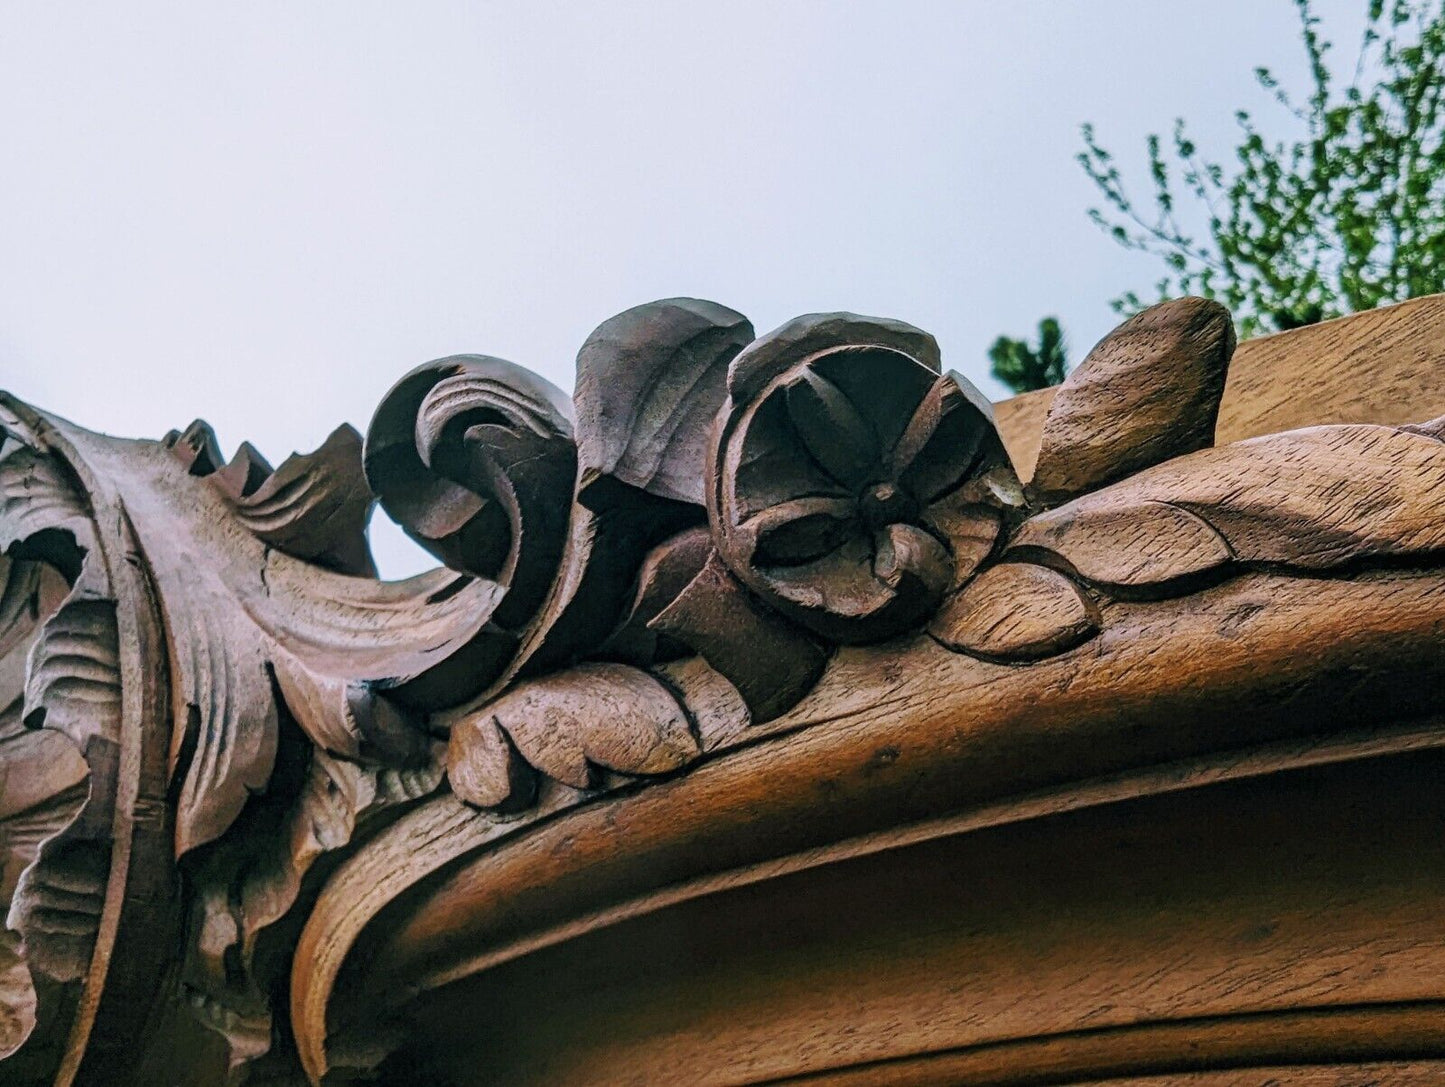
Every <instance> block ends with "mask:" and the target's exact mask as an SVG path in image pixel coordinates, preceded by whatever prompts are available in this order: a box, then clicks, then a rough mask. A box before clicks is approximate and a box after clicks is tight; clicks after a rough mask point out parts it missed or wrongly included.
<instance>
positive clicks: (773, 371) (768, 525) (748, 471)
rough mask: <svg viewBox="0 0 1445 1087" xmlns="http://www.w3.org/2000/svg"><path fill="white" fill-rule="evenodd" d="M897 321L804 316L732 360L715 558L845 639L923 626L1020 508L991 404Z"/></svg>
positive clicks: (716, 497)
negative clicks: (1007, 515)
mask: <svg viewBox="0 0 1445 1087" xmlns="http://www.w3.org/2000/svg"><path fill="white" fill-rule="evenodd" d="M939 369H940V367H939V361H938V349H937V345H936V344H935V342H934V340H933V338H932V337H931V336H929V335H928V334H927V333H925V332H922V331H921V330H919V329H916V328H913V327H912V326H911V325H906V324H903V323H901V322H896V321H884V320H877V319H870V318H861V317H855V316H852V315H848V314H820V315H811V316H807V317H801V318H798V319H797V320H795V321H792V322H790V323H789V324H787V325H784V326H783V327H782V328H780V329H778V330H777V331H776V332H774V333H772V334H771V335H769V336H766V337H763V338H762V339H760V340H758V341H756V342H755V343H754V344H753V345H752V346H751V347H749V348H748V349H747V350H746V351H744V352H743V353H742V354H741V355H739V356H738V358H737V359H736V360H735V361H734V363H733V367H732V372H731V374H730V380H729V392H730V400H729V403H728V405H727V406H726V407H725V409H724V416H723V420H722V425H721V430H720V434H719V442H718V447H717V450H716V453H715V456H716V464H715V478H714V481H713V489H712V491H711V494H710V499H711V503H710V510H709V513H710V515H711V519H712V523H713V527H714V535H715V538H716V543H717V547H718V551H719V553H720V554H721V556H722V558H723V559H724V561H725V562H726V563H727V565H728V567H729V568H730V569H731V570H732V572H733V573H734V574H735V575H736V576H737V577H738V578H739V580H741V581H742V582H743V583H744V584H745V585H747V586H748V587H749V588H750V589H752V590H753V591H754V592H755V593H757V594H758V595H759V596H761V597H762V598H763V599H765V600H766V601H768V602H769V603H770V604H771V605H772V606H773V607H775V608H777V609H778V610H779V611H781V612H782V613H784V614H785V615H787V616H789V617H790V618H792V619H794V620H796V621H797V622H799V623H801V624H802V625H804V626H806V627H808V628H809V629H811V630H813V631H814V632H816V633H818V634H821V635H822V636H823V637H825V638H827V639H830V640H832V641H836V642H842V643H850V642H867V641H876V640H880V639H883V638H888V637H891V636H893V635H896V634H900V633H902V632H904V631H906V630H908V629H910V628H912V627H915V626H917V625H918V624H919V623H920V622H922V621H923V620H925V619H926V618H927V617H928V615H929V614H930V613H931V612H932V611H933V610H934V609H935V608H936V607H937V606H938V604H939V602H940V601H941V600H942V599H943V597H944V595H945V594H946V593H948V592H949V591H950V590H951V589H952V588H955V587H957V586H958V585H960V584H962V583H963V582H964V581H965V580H967V579H968V578H969V577H970V576H971V575H972V574H973V573H974V572H975V570H977V568H978V566H979V564H980V563H981V562H982V561H983V559H984V558H986V557H987V556H988V554H989V553H990V551H991V550H992V549H993V545H994V543H995V540H996V539H997V537H998V533H999V530H1000V527H1001V521H1002V517H1001V510H1002V509H1004V508H1006V507H1009V506H1013V505H1016V504H1018V503H1019V501H1020V500H1021V495H1020V488H1019V485H1018V481H1017V479H1016V478H1015V476H1014V474H1013V470H1012V468H1011V467H1010V466H1009V462H1008V457H1007V454H1006V453H1005V452H1004V448H1003V444H1002V442H1001V440H1000V439H999V436H998V433H997V431H996V429H995V427H994V423H993V418H992V413H991V411H990V409H989V405H988V402H987V401H986V400H985V399H984V398H983V396H982V395H981V394H980V393H979V392H978V390H977V389H975V388H973V386H971V385H970V384H969V383H968V382H967V381H965V380H964V379H963V378H961V377H959V376H957V375H955V374H951V373H950V374H940V372H939Z"/></svg>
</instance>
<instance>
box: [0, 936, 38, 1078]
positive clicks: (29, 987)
mask: <svg viewBox="0 0 1445 1087" xmlns="http://www.w3.org/2000/svg"><path fill="white" fill-rule="evenodd" d="M35 1009H36V1001H35V986H34V985H33V984H32V983H31V981H30V970H29V968H28V967H26V965H25V958H24V956H22V955H21V954H20V936H19V934H18V933H15V932H7V931H4V930H0V1060H4V1059H5V1058H6V1057H8V1056H10V1054H12V1053H14V1052H15V1051H16V1050H18V1049H19V1048H20V1047H21V1046H22V1045H23V1044H24V1043H25V1039H27V1038H29V1037H30V1032H31V1031H33V1030H34V1029H35Z"/></svg>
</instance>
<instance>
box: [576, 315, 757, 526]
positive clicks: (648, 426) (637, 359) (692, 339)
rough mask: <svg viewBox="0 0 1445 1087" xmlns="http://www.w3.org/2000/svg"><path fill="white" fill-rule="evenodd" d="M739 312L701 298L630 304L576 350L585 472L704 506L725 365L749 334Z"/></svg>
mask: <svg viewBox="0 0 1445 1087" xmlns="http://www.w3.org/2000/svg"><path fill="white" fill-rule="evenodd" d="M752 338H753V326H752V324H751V323H750V322H749V321H748V319H747V318H746V317H744V316H743V315H742V314H741V313H737V312H735V311H733V310H730V309H728V308H727V307H726V306H720V305H718V304H717V303H716V302H708V301H704V300H702V299H699V298H668V299H663V300H662V301H659V302H649V303H647V304H646V305H642V306H634V307H633V308H632V309H629V310H625V311H623V312H622V313H619V314H618V315H617V316H616V317H613V318H611V319H609V320H607V321H604V322H603V323H602V324H601V325H599V326H598V327H597V329H596V330H595V331H594V332H593V333H592V335H590V336H588V337H587V341H586V342H585V343H584V344H583V345H582V350H581V351H580V352H579V353H578V355H577V395H576V402H577V437H578V447H579V455H580V461H581V464H582V465H583V470H584V473H586V474H587V475H589V476H591V475H597V476H611V477H613V478H614V479H616V480H618V481H619V482H621V483H625V484H627V485H628V486H629V487H636V488H637V489H638V490H641V491H645V492H647V493H648V494H652V495H656V496H657V497H659V498H668V499H672V500H674V501H677V502H689V503H692V504H693V505H701V504H702V501H703V479H704V463H705V461H706V459H707V445H708V440H709V432H710V430H711V427H712V421H713V418H714V416H716V415H717V410H718V408H719V407H721V406H722V402H723V397H724V395H725V382H726V380H727V373H728V365H729V364H730V363H731V362H732V361H733V359H734V357H735V356H736V355H737V354H738V352H739V351H741V350H742V349H743V348H744V347H746V346H747V345H748V343H750V342H751V341H752Z"/></svg>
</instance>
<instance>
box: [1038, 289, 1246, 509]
mask: <svg viewBox="0 0 1445 1087" xmlns="http://www.w3.org/2000/svg"><path fill="white" fill-rule="evenodd" d="M1233 354H1234V325H1233V322H1232V321H1231V320H1230V316H1229V311H1228V310H1227V309H1225V308H1224V307H1223V306H1221V305H1220V304H1219V303H1217V302H1211V301H1207V300H1205V299H1203V298H1180V299H1176V300H1174V301H1171V302H1163V303H1160V304H1159V305H1157V306H1151V307H1150V308H1149V309H1147V310H1144V311H1143V312H1142V313H1139V314H1136V315H1135V316H1133V317H1131V318H1129V320H1127V321H1125V322H1124V323H1123V324H1122V325H1120V326H1119V327H1118V328H1116V329H1114V331H1113V332H1110V333H1109V334H1108V335H1107V336H1105V337H1104V338H1103V339H1102V340H1101V341H1099V343H1098V345H1097V346H1096V347H1095V348H1094V349H1093V350H1092V351H1090V352H1089V354H1088V357H1087V358H1085V359H1084V361H1083V362H1082V363H1080V365H1079V367H1078V368H1077V369H1076V370H1074V372H1073V373H1071V374H1070V375H1069V376H1068V378H1067V380H1065V382H1064V383H1063V385H1061V386H1060V387H1059V390H1058V392H1057V393H1055V395H1054V400H1053V403H1052V404H1051V405H1050V407H1049V414H1048V418H1047V419H1046V420H1045V422H1044V431H1043V438H1042V445H1041V446H1040V449H1039V459H1038V465H1037V467H1036V468H1035V469H1034V477H1033V480H1032V482H1031V483H1030V488H1031V490H1032V491H1033V492H1035V493H1036V494H1037V495H1038V496H1039V497H1040V499H1041V500H1043V501H1048V502H1053V501H1060V500H1063V499H1066V498H1072V497H1073V496H1075V495H1078V494H1082V493H1084V492H1086V491H1091V490H1095V489H1096V488H1098V487H1102V486H1103V485H1104V484H1106V483H1112V482H1113V481H1115V480H1118V479H1122V478H1124V477H1125V476H1128V475H1131V474H1133V473H1134V472H1138V471H1140V470H1142V469H1144V468H1148V467H1149V466H1150V465H1154V464H1159V463H1161V462H1163V461H1166V460H1169V459H1170V458H1172V457H1178V456H1182V455H1183V454H1185V453H1192V452H1194V451H1195V450H1196V449H1202V448H1204V447H1205V446H1208V445H1210V444H1211V443H1212V442H1213V441H1214V423H1215V419H1216V417H1217V416H1218V414H1219V400H1220V397H1222V396H1223V395H1224V379H1225V375H1226V373H1227V371H1228V368H1229V359H1230V356H1231V355H1233Z"/></svg>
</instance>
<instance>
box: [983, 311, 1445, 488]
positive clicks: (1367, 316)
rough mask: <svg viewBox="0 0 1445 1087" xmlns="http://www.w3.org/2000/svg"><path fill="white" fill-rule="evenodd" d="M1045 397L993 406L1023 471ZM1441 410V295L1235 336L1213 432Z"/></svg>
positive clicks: (1219, 438)
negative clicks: (1251, 335)
mask: <svg viewBox="0 0 1445 1087" xmlns="http://www.w3.org/2000/svg"><path fill="white" fill-rule="evenodd" d="M1053 398H1054V390H1053V389H1040V390H1039V391H1037V392H1031V393H1024V394H1023V395H1021V396H1016V397H1013V398H1012V399H1010V400H1004V401H1001V402H999V403H997V404H995V405H994V417H995V418H996V419H997V420H998V429H999V433H1000V434H1002V435H1003V440H1004V444H1005V445H1007V446H1008V450H1009V454H1010V456H1011V457H1012V458H1013V462H1014V467H1016V468H1017V469H1018V473H1019V476H1020V477H1021V478H1023V479H1029V478H1030V477H1031V476H1032V475H1033V472H1034V464H1035V462H1036V461H1037V459H1038V455H1039V441H1040V438H1041V436H1042V434H1043V428H1044V417H1045V416H1046V415H1047V414H1048V410H1049V405H1050V404H1051V403H1052V402H1053ZM1439 415H1445V295H1431V296H1430V297H1428V298H1416V299H1412V300H1411V301H1409V302H1402V303H1400V304H1399V305H1395V306H1386V307H1384V308H1382V309H1377V310H1372V311H1370V312H1368V313H1359V314H1355V315H1354V316H1352V317H1342V318H1340V319H1339V320H1335V321H1326V322H1325V323H1324V324H1320V325H1312V326H1310V327H1307V328H1302V329H1297V330H1295V331H1293V332H1281V333H1277V334H1275V335H1272V336H1261V337H1259V338H1257V339H1253V340H1246V341H1245V342H1243V343H1241V344H1240V345H1239V347H1238V348H1237V349H1236V350H1235V352H1234V358H1233V361H1231V362H1230V364H1229V379H1228V381H1227V382H1226V383H1225V386H1224V399H1223V400H1222V401H1221V403H1220V406H1219V421H1218V424H1217V426H1216V430H1215V440H1216V442H1219V443H1224V442H1235V441H1239V440H1240V439H1241V438H1253V437H1256V436H1257V435H1260V434H1273V433H1276V432H1278V431H1282V430H1292V429H1294V428H1296V427H1305V426H1317V425H1319V424H1321V423H1382V424H1395V425H1399V424H1401V423H1410V422H1415V421H1419V420H1424V419H1433V418H1435V417H1436V416H1439Z"/></svg>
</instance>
